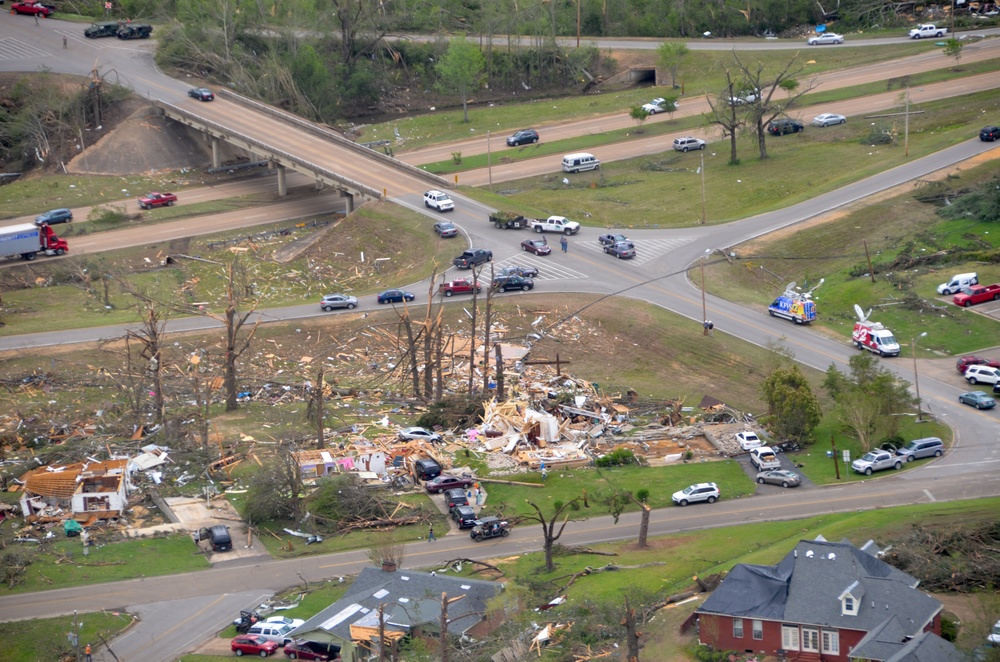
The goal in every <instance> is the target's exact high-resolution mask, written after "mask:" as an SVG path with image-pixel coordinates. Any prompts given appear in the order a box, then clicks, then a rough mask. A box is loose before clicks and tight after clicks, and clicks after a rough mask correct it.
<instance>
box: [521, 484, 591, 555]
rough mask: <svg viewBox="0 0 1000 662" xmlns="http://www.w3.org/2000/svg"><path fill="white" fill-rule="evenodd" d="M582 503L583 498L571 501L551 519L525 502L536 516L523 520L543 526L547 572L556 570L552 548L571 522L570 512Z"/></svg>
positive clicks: (525, 516) (526, 516) (536, 507)
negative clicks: (560, 520) (560, 519)
mask: <svg viewBox="0 0 1000 662" xmlns="http://www.w3.org/2000/svg"><path fill="white" fill-rule="evenodd" d="M581 501H584V498H583V497H576V498H574V499H571V500H570V501H567V502H566V503H564V504H562V505H560V506H559V507H558V508H556V512H555V513H553V514H552V516H551V517H546V516H545V511H543V510H542V509H541V508H540V507H538V505H537V504H535V503H533V502H531V501H527V500H525V502H526V503H527V504H528V505H529V506H531V508H532V510H534V511H535V514H533V515H524V516H523V517H522V518H521V520H522V521H525V522H538V523H539V524H541V525H542V539H543V544H544V549H545V572H552V571H553V570H555V564H554V563H553V562H552V548H553V547H554V546H555V544H556V542H557V541H558V540H559V538H560V537H561V536H562V534H563V531H564V530H565V529H566V524H567V523H568V522H569V521H570V512H571V511H572V509H573V508H574V506H575V505H576V504H578V503H580V502H581ZM560 517H561V518H562V523H561V524H560V522H559V518H560Z"/></svg>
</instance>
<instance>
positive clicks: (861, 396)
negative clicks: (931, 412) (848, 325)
mask: <svg viewBox="0 0 1000 662" xmlns="http://www.w3.org/2000/svg"><path fill="white" fill-rule="evenodd" d="M848 366H849V368H850V374H844V373H843V372H841V371H840V370H838V369H837V367H836V366H835V365H832V364H831V365H830V368H829V369H828V370H827V372H826V379H825V380H824V381H823V388H825V389H826V391H827V393H829V394H830V397H832V398H833V399H834V401H835V402H836V403H837V416H838V417H839V419H840V422H841V423H842V424H843V425H844V427H845V428H847V429H848V430H849V431H850V432H851V434H852V435H853V436H854V438H855V439H857V440H858V443H859V444H861V448H862V449H863V450H864V451H869V450H871V449H872V447H873V446H874V445H875V442H876V441H877V440H879V439H884V438H886V437H893V436H895V435H896V434H897V433H898V432H899V422H900V416H901V415H903V414H906V413H909V412H910V411H912V410H913V409H914V407H915V405H916V399H915V398H914V396H913V395H912V394H911V393H910V391H909V386H910V383H909V382H907V381H906V380H903V379H899V378H898V377H896V375H894V374H893V373H892V372H890V371H889V370H886V369H885V368H883V367H882V366H881V364H880V363H879V362H878V359H876V358H875V357H874V356H872V355H871V354H869V353H868V352H865V353H864V354H858V355H855V356H852V357H851V360H850V361H849V362H848Z"/></svg>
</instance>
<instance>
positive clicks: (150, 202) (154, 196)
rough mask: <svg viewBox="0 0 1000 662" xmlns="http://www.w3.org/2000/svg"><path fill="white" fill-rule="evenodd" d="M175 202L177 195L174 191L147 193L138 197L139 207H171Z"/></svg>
mask: <svg viewBox="0 0 1000 662" xmlns="http://www.w3.org/2000/svg"><path fill="white" fill-rule="evenodd" d="M175 202H177V195H176V194H174V193H157V192H153V193H147V194H146V195H144V196H142V197H141V198H139V208H140V209H152V208H154V207H171V206H173V204H174V203H175Z"/></svg>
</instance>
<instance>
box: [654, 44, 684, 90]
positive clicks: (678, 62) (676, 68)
mask: <svg viewBox="0 0 1000 662" xmlns="http://www.w3.org/2000/svg"><path fill="white" fill-rule="evenodd" d="M690 55H691V50H690V49H689V48H688V47H687V46H686V45H684V44H682V43H680V42H677V41H667V42H664V43H662V44H660V47H659V48H658V49H656V64H657V66H659V67H660V68H661V69H665V70H666V71H669V72H670V84H671V85H672V86H674V87H677V76H678V74H679V73H680V69H681V67H682V66H683V65H684V64H685V63H686V62H687V61H688V58H689V56H690Z"/></svg>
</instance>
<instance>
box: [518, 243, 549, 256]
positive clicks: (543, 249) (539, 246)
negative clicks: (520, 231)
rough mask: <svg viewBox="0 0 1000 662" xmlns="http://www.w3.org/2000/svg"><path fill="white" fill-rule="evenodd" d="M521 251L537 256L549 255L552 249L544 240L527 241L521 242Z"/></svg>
mask: <svg viewBox="0 0 1000 662" xmlns="http://www.w3.org/2000/svg"><path fill="white" fill-rule="evenodd" d="M521 250H522V251H528V252H529V253H534V254H535V255H548V254H549V253H551V252H552V247H551V246H549V244H548V242H546V241H545V240H544V239H525V240H524V241H522V242H521Z"/></svg>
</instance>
